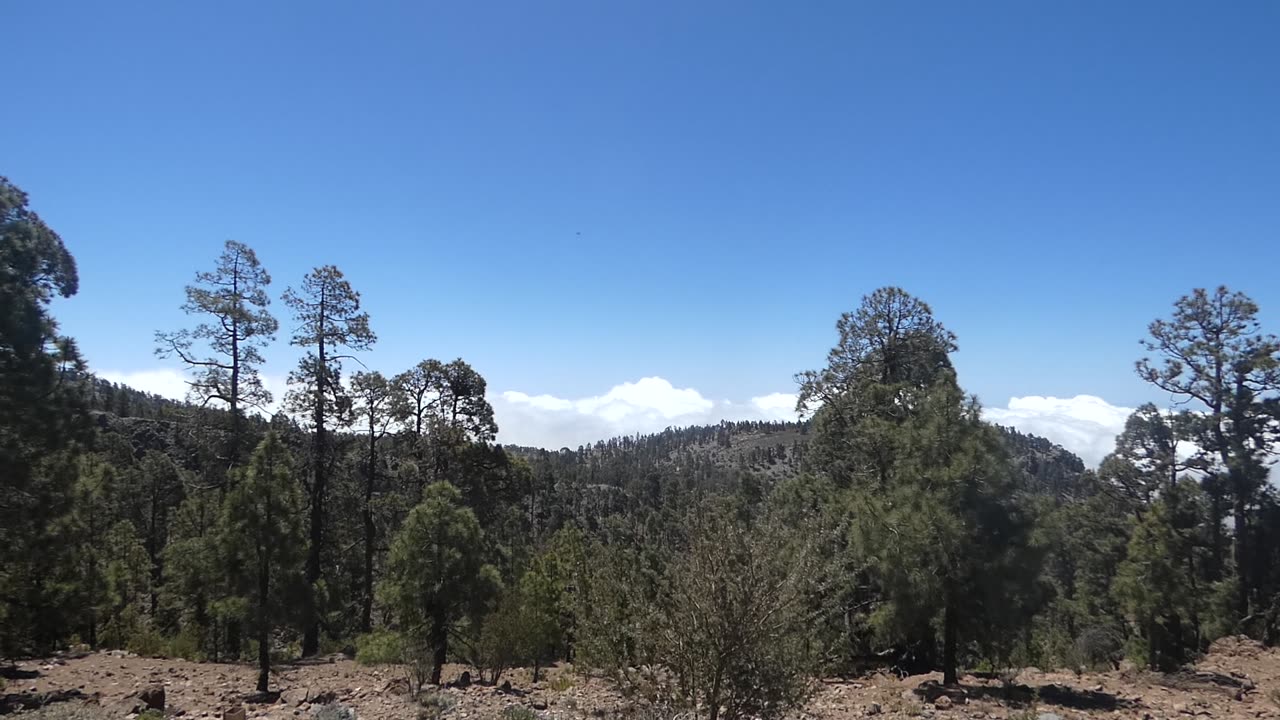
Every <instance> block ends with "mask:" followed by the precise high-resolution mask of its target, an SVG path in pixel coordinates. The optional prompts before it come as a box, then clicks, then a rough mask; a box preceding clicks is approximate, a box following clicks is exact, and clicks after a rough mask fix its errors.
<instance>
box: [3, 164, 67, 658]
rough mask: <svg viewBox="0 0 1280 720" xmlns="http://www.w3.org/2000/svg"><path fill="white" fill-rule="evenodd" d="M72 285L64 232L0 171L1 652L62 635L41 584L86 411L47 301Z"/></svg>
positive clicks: (56, 606) (50, 594) (52, 595)
mask: <svg viewBox="0 0 1280 720" xmlns="http://www.w3.org/2000/svg"><path fill="white" fill-rule="evenodd" d="M78 287H79V278H78V276H77V273H76V264H75V260H74V259H73V258H72V257H71V253H70V252H68V251H67V248H66V246H65V245H64V244H63V242H62V239H61V238H60V237H59V236H58V234H57V233H56V232H54V231H53V230H52V229H50V228H49V226H48V225H46V224H45V223H44V221H42V220H41V219H40V217H39V216H38V215H37V214H36V213H35V212H33V211H32V210H31V209H30V208H29V207H28V206H27V195H26V193H24V192H23V191H22V190H20V189H19V188H18V187H17V186H16V185H14V184H13V183H11V182H10V181H9V180H8V178H5V177H0V654H15V653H18V652H21V651H32V650H36V649H39V648H47V646H48V644H49V643H50V642H51V641H52V640H53V639H54V638H55V637H57V636H58V635H59V634H61V633H63V632H65V626H59V625H58V624H57V623H58V622H59V620H60V617H59V615H60V613H59V612H58V611H59V610H60V609H61V608H62V605H61V603H62V602H63V599H62V598H59V597H56V590H55V588H53V587H51V586H50V584H49V583H48V582H47V581H48V580H49V579H50V576H51V574H52V572H53V569H52V568H51V567H50V563H51V562H52V561H53V560H54V558H55V553H54V552H52V549H61V548H60V547H59V545H58V538H56V537H55V535H54V533H55V530H56V528H57V527H58V522H57V521H58V519H59V518H61V517H63V516H64V515H65V514H66V513H67V512H68V511H69V509H70V506H69V505H70V501H71V493H72V489H73V485H74V482H75V472H74V465H75V462H74V458H73V457H72V455H73V454H74V446H75V443H76V442H77V441H78V440H80V439H83V438H84V434H85V430H86V424H85V422H84V420H85V419H86V414H85V413H84V388H83V387H82V378H83V372H82V371H83V366H82V363H81V361H80V357H79V353H78V352H77V350H76V346H75V343H74V342H73V341H71V339H70V338H67V337H65V336H62V335H60V334H59V333H58V326H57V323H56V322H55V321H54V319H53V317H52V316H51V315H50V313H49V305H50V302H51V301H52V300H53V298H54V297H63V298H69V297H71V296H73V295H75V294H76V290H77V289H78Z"/></svg>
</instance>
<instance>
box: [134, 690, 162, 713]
mask: <svg viewBox="0 0 1280 720" xmlns="http://www.w3.org/2000/svg"><path fill="white" fill-rule="evenodd" d="M138 699H139V700H141V701H142V704H143V705H146V706H147V709H148V710H164V686H163V685H148V686H147V687H145V688H143V689H142V690H141V691H140V692H139V693H138Z"/></svg>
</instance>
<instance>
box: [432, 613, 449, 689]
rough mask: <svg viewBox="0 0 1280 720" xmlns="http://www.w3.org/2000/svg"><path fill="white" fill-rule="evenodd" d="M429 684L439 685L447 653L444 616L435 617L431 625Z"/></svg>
mask: <svg viewBox="0 0 1280 720" xmlns="http://www.w3.org/2000/svg"><path fill="white" fill-rule="evenodd" d="M431 649H432V652H433V656H432V662H431V684H432V685H439V684H440V676H441V675H442V674H443V673H444V663H445V660H446V659H448V655H449V628H448V627H447V626H446V624H445V621H444V618H442V617H436V618H435V619H434V620H433V621H432V625H431Z"/></svg>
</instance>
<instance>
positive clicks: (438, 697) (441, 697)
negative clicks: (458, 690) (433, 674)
mask: <svg viewBox="0 0 1280 720" xmlns="http://www.w3.org/2000/svg"><path fill="white" fill-rule="evenodd" d="M457 704H458V702H457V701H456V700H454V699H453V698H452V697H450V696H448V695H446V694H444V693H442V692H439V691H438V690H437V691H430V692H424V693H420V694H419V695H418V705H420V706H421V707H422V710H421V711H419V712H418V720H439V719H440V718H442V717H444V716H445V714H446V713H448V712H449V711H450V710H452V709H453V708H454V706H455V705H457Z"/></svg>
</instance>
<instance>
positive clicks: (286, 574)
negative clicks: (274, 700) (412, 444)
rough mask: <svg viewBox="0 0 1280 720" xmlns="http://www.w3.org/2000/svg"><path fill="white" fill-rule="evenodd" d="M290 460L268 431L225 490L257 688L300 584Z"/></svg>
mask: <svg viewBox="0 0 1280 720" xmlns="http://www.w3.org/2000/svg"><path fill="white" fill-rule="evenodd" d="M291 465H292V461H291V459H290V457H289V453H288V450H286V449H285V447H284V445H283V443H281V442H280V438H279V437H277V436H276V435H275V434H274V433H270V434H268V435H267V437H266V438H264V439H263V441H262V442H261V443H260V444H259V445H258V448H257V449H256V450H254V452H253V457H252V458H251V460H250V461H249V467H248V471H247V472H246V473H245V475H244V478H243V479H242V480H241V481H240V482H239V483H237V485H236V487H235V488H233V489H232V490H231V492H230V493H228V495H227V498H226V501H225V505H224V507H223V511H222V524H221V536H222V542H223V544H224V546H225V547H226V548H227V549H226V553H227V555H228V556H229V557H234V558H236V559H237V560H239V563H238V564H237V566H238V567H240V568H243V569H244V572H245V573H246V576H247V577H246V580H247V581H248V582H246V583H245V587H246V589H247V593H246V595H247V597H246V605H247V607H248V608H249V614H250V616H251V617H252V625H253V627H254V631H255V633H254V635H255V638H256V640H257V643H258V690H259V691H262V692H266V690H267V688H268V683H269V680H270V674H271V652H270V649H271V634H272V631H273V630H274V629H275V628H276V627H277V626H278V625H279V624H280V623H281V622H284V621H287V620H291V619H292V618H291V617H290V609H291V607H292V606H293V603H292V602H291V601H292V600H293V599H296V597H297V594H298V592H299V590H300V588H301V587H302V583H301V580H302V575H301V571H302V561H303V557H304V556H305V549H306V536H305V535H304V534H303V530H302V494H301V490H300V488H299V487H298V483H297V481H296V480H294V478H293V476H292V475H291V472H290V471H291Z"/></svg>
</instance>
